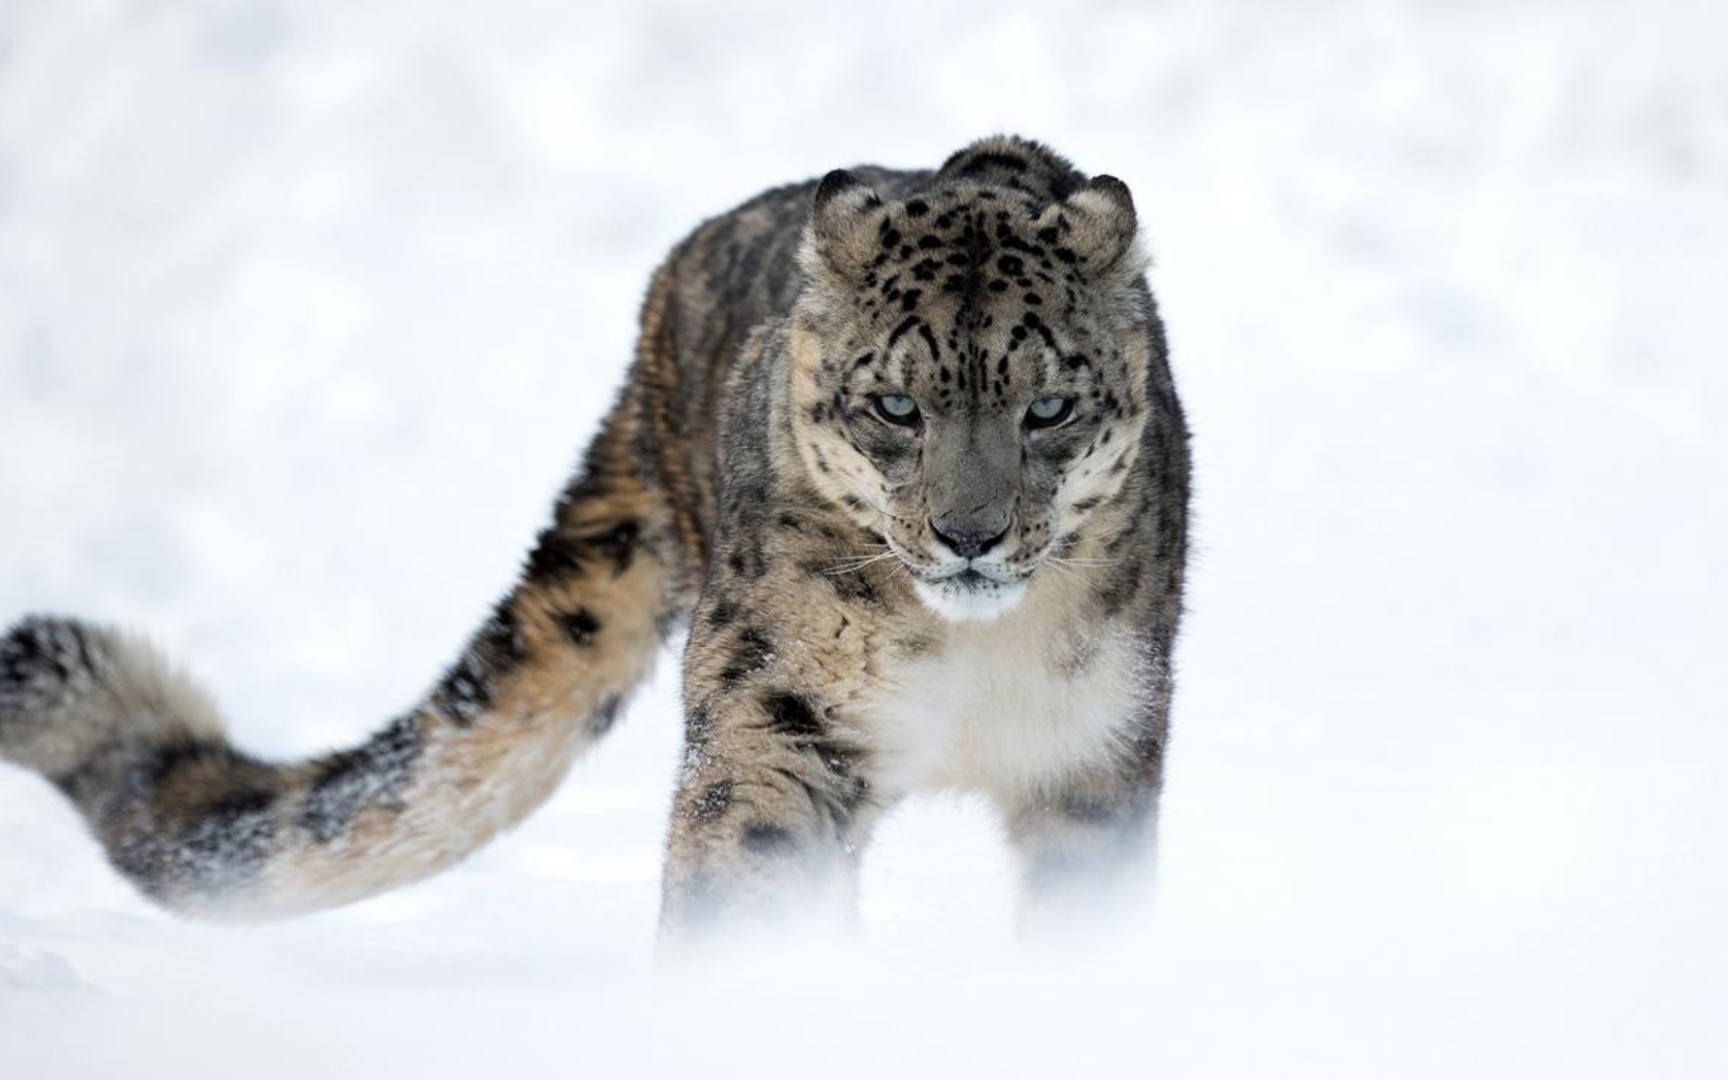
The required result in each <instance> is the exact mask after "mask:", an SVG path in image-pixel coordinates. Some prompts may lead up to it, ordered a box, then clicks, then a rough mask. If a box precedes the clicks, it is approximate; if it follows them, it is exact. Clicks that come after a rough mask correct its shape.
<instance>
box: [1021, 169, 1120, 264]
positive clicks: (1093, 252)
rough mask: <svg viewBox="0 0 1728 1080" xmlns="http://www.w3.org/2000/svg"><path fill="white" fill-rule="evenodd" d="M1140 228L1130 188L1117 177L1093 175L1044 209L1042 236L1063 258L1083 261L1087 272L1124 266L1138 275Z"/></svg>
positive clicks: (1040, 234) (1040, 226)
mask: <svg viewBox="0 0 1728 1080" xmlns="http://www.w3.org/2000/svg"><path fill="white" fill-rule="evenodd" d="M1138 225H1139V222H1138V219H1137V218H1136V217H1135V214H1134V196H1133V195H1131V194H1129V192H1128V185H1127V184H1124V183H1123V182H1122V181H1120V180H1118V179H1116V178H1115V177H1114V176H1094V177H1093V178H1092V179H1091V181H1090V182H1088V183H1087V184H1086V186H1085V187H1083V188H1081V189H1080V190H1079V191H1076V192H1075V193H1074V194H1072V195H1070V196H1068V197H1067V198H1066V199H1064V200H1062V201H1061V202H1059V203H1056V204H1054V205H1052V206H1051V207H1050V208H1049V209H1048V210H1046V211H1044V213H1043V215H1042V216H1040V217H1039V219H1038V237H1039V239H1041V240H1045V241H1046V242H1048V243H1050V244H1052V245H1054V247H1055V249H1056V252H1057V256H1058V257H1059V258H1062V259H1063V260H1064V261H1073V262H1077V263H1079V264H1080V265H1081V267H1082V269H1083V270H1084V271H1085V272H1087V273H1088V274H1094V275H1095V274H1099V273H1103V272H1105V271H1108V270H1111V269H1113V268H1119V267H1126V268H1127V269H1128V270H1129V272H1130V273H1138V272H1139V270H1140V269H1141V267H1140V265H1139V260H1138V259H1137V258H1129V256H1131V255H1134V254H1135V252H1136V251H1137V248H1136V245H1135V243H1134V240H1135V236H1136V235H1137V232H1136V230H1137V229H1138ZM1063 252H1067V255H1063ZM1068 256H1072V259H1069V258H1068Z"/></svg>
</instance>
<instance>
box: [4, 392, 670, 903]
mask: <svg viewBox="0 0 1728 1080" xmlns="http://www.w3.org/2000/svg"><path fill="white" fill-rule="evenodd" d="M641 404H642V403H641V402H639V401H632V400H631V397H630V396H627V397H626V399H625V400H624V401H622V402H620V404H619V406H618V408H617V409H616V410H615V411H614V412H613V414H612V417H611V418H610V419H609V421H608V423H607V426H606V428H605V429H604V430H603V431H602V433H601V434H600V436H599V437H598V438H597V439H596V441H595V444H594V446H593V447H592V448H591V449H590V450H589V452H588V456H587V459H586V462H585V464H584V467H583V469H582V471H581V472H580V473H579V474H578V476H577V478H576V480H575V481H574V482H573V483H572V484H571V485H570V487H569V488H568V489H567V490H566V491H565V492H564V494H563V497H562V498H561V499H560V500H559V502H558V505H557V508H556V511H555V514H554V519H553V522H552V524H551V526H550V527H549V528H547V529H546V530H545V531H544V532H543V533H541V535H540V537H539V542H538V544H537V546H536V547H535V548H534V550H533V552H532V553H531V554H530V555H529V557H528V560H527V563H526V565H525V567H524V568H523V571H522V576H521V580H520V582H519V583H518V584H517V586H516V587H515V588H514V589H513V590H512V591H511V592H510V593H509V595H507V596H506V597H505V598H504V599H503V600H502V601H501V602H500V603H499V604H498V606H497V607H496V608H495V609H494V610H493V612H492V613H491V615H490V617H489V618H488V619H487V620H486V621H485V622H484V623H483V624H482V626H481V627H480V629H479V630H478V632H476V633H475V635H474V636H473V639H472V640H471V641H470V642H469V643H468V646H467V648H466V650H465V651H464V652H463V653H462V655H461V656H460V657H459V658H458V659H457V660H456V662H455V663H454V664H453V665H452V666H451V667H450V668H449V670H448V671H447V672H446V673H445V674H444V676H443V677H442V678H441V679H440V680H439V681H438V682H437V683H436V685H435V686H434V687H433V688H432V690H431V691H430V692H428V693H427V694H426V696H425V697H424V698H423V699H422V700H421V701H420V703H419V704H418V705H416V706H415V707H414V708H412V709H411V710H409V711H408V712H407V713H405V714H404V715H402V716H401V717H399V718H398V719H396V720H394V721H393V722H391V723H389V724H388V725H386V726H385V727H384V728H383V729H382V730H380V731H378V732H377V733H376V734H375V735H373V736H372V737H371V738H370V739H369V740H368V741H366V742H364V743H362V744H361V745H359V746H358V747H355V748H353V749H349V750H344V751H341V752H338V753H333V754H330V755H328V756H325V757H322V758H318V759H314V760H311V761H305V762H297V763H289V764H274V763H269V762H265V761H261V760H258V759H256V758H254V757H251V756H249V755H247V754H245V753H243V752H242V751H240V750H238V749H236V748H235V747H234V746H233V745H232V744H231V743H230V742H229V741H228V739H227V738H226V737H225V735H224V733H223V726H222V723H221V721H220V720H219V719H218V717H217V714H216V710H215V708H214V706H213V705H212V704H211V702H210V700H209V698H208V697H207V696H206V695H205V694H204V693H203V692H202V691H201V690H200V689H199V688H198V687H197V686H195V685H194V684H193V683H192V682H191V681H190V680H189V679H188V678H186V677H185V676H184V675H182V674H181V673H179V672H178V671H177V670H176V669H174V668H173V667H171V666H170V665H169V664H168V663H166V662H165V660H164V659H163V657H162V656H161V655H160V654H159V653H157V652H156V651H155V650H154V649H153V648H151V647H150V646H149V645H147V644H146V643H144V642H143V641H142V640H140V639H138V638H134V637H130V636H128V635H126V634H123V633H119V632H116V631H115V630H112V629H108V628H104V627H99V626H93V625H90V624H87V623H83V622H79V621H74V620H70V619H62V618H52V617H41V616H36V617H31V618H27V619H25V620H23V621H22V622H20V623H18V624H17V625H15V626H14V627H12V628H11V630H10V631H9V632H8V633H7V634H6V635H5V636H4V637H3V638H0V760H6V761H11V762H14V763H17V764H21V765H24V766H26V767H28V768H31V769H34V770H36V771H37V772H39V773H41V774H43V775H44V776H46V777H47V778H48V779H49V780H51V781H52V782H53V783H54V784H55V785H57V786H58V787H59V788H60V789H61V790H62V791H63V792H65V794H66V795H67V796H68V797H69V798H70V799H71V800H72V801H73V803H75V804H76V805H77V807H78V808H79V809H80V810H81V811H82V812H83V814H84V816H85V817H86V818H87V819H88V821H89V823H90V827H91V829H92V830H93V831H94V832H95V834H96V836H97V838H98V839H99V840H100V841H101V842H102V845H103V846H104V847H105V848H106V850H107V854H108V858H109V860H110V861H111V862H112V863H113V865H114V866H115V867H116V868H117V869H118V870H119V871H120V872H121V873H123V874H124V875H126V876H127V877H128V878H130V879H131V880H132V881H133V882H135V883H136V885H137V886H138V888H139V889H141V890H142V891H143V892H144V893H145V894H146V895H148V896H149V897H151V898H152V899H154V900H156V901H157V902H159V903H161V904H162V905H163V906H165V907H167V908H170V909H172V910H174V911H177V912H180V913H184V914H190V915H197V916H205V917H214V918H237V919H256V918H272V917H280V916H286V915H292V914H296V913H300V912H306V911H312V910H315V909H319V908H326V907H331V906H335V905H338V904H342V903H346V902H348V901H352V900H357V899H359V898H361V897H365V896H368V895H371V894H373V893H377V892H380V891H383V890H385V889H387V888H390V887H391V886H393V885H397V884H400V883H403V882H407V881H412V880H414V879H417V878H421V877H424V876H426V875H428V874H431V873H433V872H434V871H437V870H439V869H441V868H443V867H445V866H447V865H449V864H451V863H453V862H455V861H456V860H458V859H460V858H462V857H463V856H464V855H466V854H468V853H469V852H470V851H472V850H474V849H475V848H477V847H479V846H480V845H481V844H483V843H485V842H486V841H487V840H489V839H490V838H492V837H493V836H494V835H496V834H497V833H498V832H499V831H500V830H502V829H505V828H507V827H509V826H510V825H512V824H514V823H515V822H517V821H519V820H520V819H521V818H522V817H523V816H524V815H526V814H527V813H528V812H529V811H531V810H532V809H533V808H534V807H536V806H537V805H539V804H540V803H541V802H542V801H543V800H544V799H545V798H546V797H547V796H548V795H549V794H550V793H551V792H552V791H553V789H554V788H555V787H556V785H557V784H558V783H559V781H560V780H561V779H562V777H563V776H564V774H565V772H566V771H567V769H568V768H569V766H570V764H571V762H572V761H573V760H574V759H575V758H576V756H577V755H578V754H580V753H581V752H582V751H583V750H585V749H586V748H587V747H589V746H590V745H592V744H593V743H594V742H595V740H597V739H598V738H599V737H600V736H601V735H602V734H604V733H605V731H606V730H607V728H609V727H610V726H611V725H612V722H613V721H614V719H615V718H616V717H617V715H618V712H619V709H620V706H621V705H622V703H623V700H624V697H625V695H626V694H627V693H628V692H629V691H630V689H631V688H632V687H633V686H634V685H635V684H636V683H637V682H638V681H639V680H640V679H641V678H642V677H643V676H644V675H645V673H646V672H647V670H648V668H649V666H650V664H651V663H652V661H653V657H654V654H655V653H656V651H657V649H658V646H659V645H660V642H661V639H662V638H663V636H664V634H665V631H666V628H667V626H668V625H669V624H670V623H671V622H672V621H673V620H674V618H675V617H676V616H677V615H678V614H680V613H681V611H682V610H684V609H685V608H686V607H687V605H688V602H689V593H690V591H691V586H690V582H691V580H692V576H691V573H690V570H689V558H690V555H689V553H688V551H687V548H688V546H689V543H690V541H689V540H688V538H686V537H684V536H682V535H681V534H680V528H679V523H678V521H677V520H676V515H675V514H674V513H673V509H672V507H671V506H670V505H669V503H668V496H667V495H666V493H665V485H664V484H655V483H653V482H651V481H649V480H647V479H645V478H644V475H643V473H644V469H643V465H642V462H641V461H640V460H639V457H640V455H639V449H640V446H641V445H642V442H643V440H642V439H641V438H640V437H639V435H640V432H639V430H638V429H639V425H640V423H641V422H643V417H644V410H643V409H642V408H641Z"/></svg>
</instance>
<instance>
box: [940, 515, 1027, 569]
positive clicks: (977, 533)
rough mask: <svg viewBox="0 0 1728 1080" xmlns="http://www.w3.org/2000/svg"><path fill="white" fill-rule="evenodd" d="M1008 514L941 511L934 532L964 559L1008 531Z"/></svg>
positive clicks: (986, 548)
mask: <svg viewBox="0 0 1728 1080" xmlns="http://www.w3.org/2000/svg"><path fill="white" fill-rule="evenodd" d="M1007 519H1008V515H1007V514H1005V513H1003V514H984V515H978V516H971V515H965V514H937V515H936V516H935V517H933V518H931V519H930V532H931V534H932V535H933V536H935V537H936V540H937V542H938V543H940V544H942V545H943V546H944V547H946V548H947V549H948V550H949V551H952V552H953V553H954V554H956V555H958V556H960V557H961V558H962V559H976V558H977V557H978V556H980V555H982V554H984V553H985V552H986V551H989V550H990V549H991V548H993V547H995V546H996V545H997V544H1000V543H1001V542H1002V538H1003V537H1005V536H1007V535H1008V520H1007Z"/></svg>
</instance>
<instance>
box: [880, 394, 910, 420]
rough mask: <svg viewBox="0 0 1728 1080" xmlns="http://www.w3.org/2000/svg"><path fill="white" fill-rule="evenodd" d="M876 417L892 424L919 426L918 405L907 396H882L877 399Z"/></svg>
mask: <svg viewBox="0 0 1728 1080" xmlns="http://www.w3.org/2000/svg"><path fill="white" fill-rule="evenodd" d="M875 404H876V415H877V416H879V417H881V418H882V419H883V420H884V421H886V422H888V423H890V424H897V425H899V426H900V427H915V426H917V424H918V420H919V415H918V403H917V402H916V401H913V400H912V399H911V398H909V397H907V396H906V395H905V394H882V395H880V396H878V397H877V398H876V399H875Z"/></svg>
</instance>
